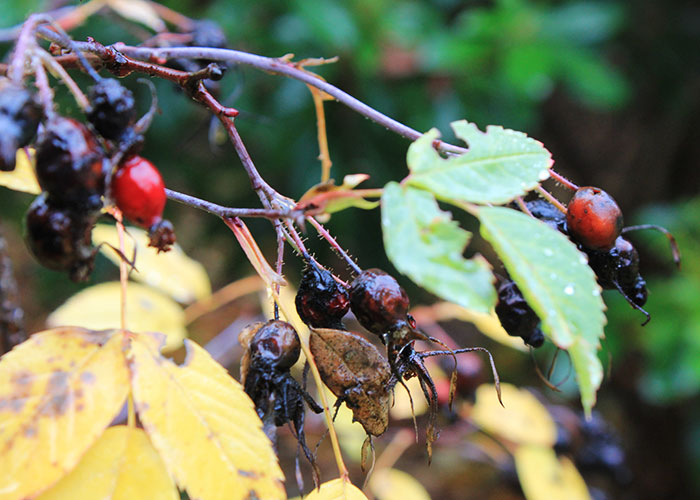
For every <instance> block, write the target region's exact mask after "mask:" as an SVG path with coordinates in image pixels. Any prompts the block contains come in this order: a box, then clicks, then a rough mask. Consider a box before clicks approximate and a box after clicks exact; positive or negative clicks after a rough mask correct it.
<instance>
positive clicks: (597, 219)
mask: <svg viewBox="0 0 700 500" xmlns="http://www.w3.org/2000/svg"><path fill="white" fill-rule="evenodd" d="M566 224H567V226H568V228H569V235H570V236H572V237H573V238H574V239H575V240H576V241H578V242H579V243H581V244H582V245H583V246H585V247H586V248H589V249H591V250H610V249H611V248H612V247H613V246H614V245H615V240H616V239H617V237H618V236H620V232H621V231H622V211H621V210H620V207H619V206H617V203H616V202H615V200H614V199H613V198H612V196H610V195H609V194H608V193H606V192H605V191H603V190H602V189H599V188H596V187H590V186H588V187H582V188H579V189H578V190H576V193H574V196H573V198H571V201H569V205H568V207H567V214H566Z"/></svg>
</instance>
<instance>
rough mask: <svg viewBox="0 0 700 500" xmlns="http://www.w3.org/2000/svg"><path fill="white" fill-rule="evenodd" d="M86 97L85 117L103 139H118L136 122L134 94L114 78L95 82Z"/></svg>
mask: <svg viewBox="0 0 700 500" xmlns="http://www.w3.org/2000/svg"><path fill="white" fill-rule="evenodd" d="M88 99H89V101H90V109H89V111H88V115H87V118H88V120H89V121H90V123H92V125H93V126H94V127H95V129H96V130H97V131H98V132H99V133H100V135H101V136H102V137H104V138H105V139H110V140H116V139H119V138H120V137H121V136H122V135H123V134H124V132H125V131H126V129H127V128H129V127H130V126H132V125H133V124H134V123H135V122H136V107H135V103H134V95H133V94H132V93H131V91H130V90H129V89H127V88H126V87H124V86H123V85H122V84H121V83H120V82H119V81H118V80H115V79H114V78H104V79H102V80H100V81H99V82H97V83H96V84H95V85H94V86H93V87H92V88H91V89H90V93H89V96H88Z"/></svg>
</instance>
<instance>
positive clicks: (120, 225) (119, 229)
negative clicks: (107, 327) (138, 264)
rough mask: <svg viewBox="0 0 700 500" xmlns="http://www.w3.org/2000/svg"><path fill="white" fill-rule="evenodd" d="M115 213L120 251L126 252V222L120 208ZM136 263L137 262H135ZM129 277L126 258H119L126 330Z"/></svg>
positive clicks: (122, 318) (123, 323)
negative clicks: (124, 222) (123, 220)
mask: <svg viewBox="0 0 700 500" xmlns="http://www.w3.org/2000/svg"><path fill="white" fill-rule="evenodd" d="M113 215H115V216H116V217H117V235H118V236H119V251H120V252H121V254H122V255H125V253H124V224H123V223H122V214H121V212H120V211H119V209H117V208H115V209H114V212H113ZM134 264H135V263H134ZM128 279H129V270H128V269H127V267H126V262H125V261H124V259H123V258H122V259H119V282H120V284H121V297H120V298H121V310H120V316H119V319H120V326H121V329H122V330H126V283H127V280H128Z"/></svg>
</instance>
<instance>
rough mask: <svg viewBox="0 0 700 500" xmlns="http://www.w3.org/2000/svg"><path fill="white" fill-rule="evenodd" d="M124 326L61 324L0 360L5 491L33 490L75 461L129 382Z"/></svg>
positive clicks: (6, 497)
mask: <svg viewBox="0 0 700 500" xmlns="http://www.w3.org/2000/svg"><path fill="white" fill-rule="evenodd" d="M123 341H124V337H123V334H121V333H114V332H91V331H88V330H84V329H81V328H58V329H55V330H47V331H44V332H41V333H37V334H35V335H32V336H31V337H30V339H29V340H27V341H26V342H24V343H22V344H20V345H19V346H17V347H15V348H14V349H13V350H12V351H11V352H9V353H7V354H6V355H4V356H3V357H2V359H1V360H0V496H1V497H2V498H3V500H12V499H23V498H28V497H32V496H34V495H36V494H38V493H40V492H41V491H43V490H45V489H46V488H48V487H49V486H51V485H52V484H53V483H55V482H56V481H58V480H59V479H60V478H61V477H63V476H64V475H65V474H66V473H67V472H69V471H70V470H71V469H73V467H75V465H76V464H77V463H78V461H79V460H80V458H81V457H82V456H83V454H84V453H85V451H86V450H87V449H88V448H89V447H90V446H91V445H92V444H93V443H94V442H95V441H96V440H97V439H98V438H99V436H100V435H101V434H102V432H103V431H104V429H105V428H106V427H107V426H108V425H109V423H110V422H111V421H112V419H114V417H115V416H116V415H117V414H118V413H119V410H120V408H121V407H122V406H123V404H124V402H125V400H126V396H127V393H128V388H129V373H128V369H127V363H126V359H125V357H124V355H123V353H122V344H123Z"/></svg>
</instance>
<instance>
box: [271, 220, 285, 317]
mask: <svg viewBox="0 0 700 500" xmlns="http://www.w3.org/2000/svg"><path fill="white" fill-rule="evenodd" d="M275 232H276V233H277V262H276V263H275V271H276V272H277V274H279V275H280V276H282V265H283V264H284V242H285V237H284V230H283V229H282V224H281V223H280V221H275ZM275 293H276V294H277V295H278V296H279V294H280V284H279V283H277V284H276V285H275ZM274 309H275V314H274V316H275V319H280V308H279V304H278V303H277V301H275V304H274Z"/></svg>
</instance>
